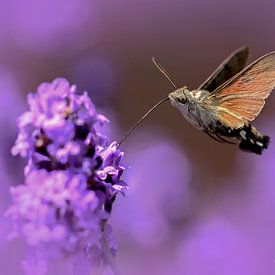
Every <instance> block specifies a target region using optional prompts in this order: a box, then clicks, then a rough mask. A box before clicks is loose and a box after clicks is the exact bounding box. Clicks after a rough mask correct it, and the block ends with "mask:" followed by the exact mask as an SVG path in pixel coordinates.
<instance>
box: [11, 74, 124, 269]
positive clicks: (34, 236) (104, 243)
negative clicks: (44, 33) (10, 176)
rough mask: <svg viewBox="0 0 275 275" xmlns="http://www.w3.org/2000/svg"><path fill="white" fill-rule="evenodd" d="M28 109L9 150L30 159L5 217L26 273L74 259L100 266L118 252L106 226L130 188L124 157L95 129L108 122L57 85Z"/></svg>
mask: <svg viewBox="0 0 275 275" xmlns="http://www.w3.org/2000/svg"><path fill="white" fill-rule="evenodd" d="M28 103H29V106H30V110H29V111H27V112H25V113H23V114H22V115H21V116H20V117H19V119H18V126H19V134H18V137H17V140H16V143H15V145H14V147H13V148H12V154H13V155H17V154H19V155H21V156H22V157H27V158H28V164H27V166H26V168H25V184H22V185H19V186H17V187H12V188H11V194H12V198H13V201H14V204H13V205H12V206H11V207H10V208H9V210H8V211H7V216H9V217H11V218H12V220H13V224H14V231H13V232H12V233H11V235H10V237H16V236H22V237H23V238H24V239H25V241H26V243H27V244H28V246H29V247H30V253H29V256H28V257H27V259H26V261H24V262H23V267H24V269H25V271H26V273H27V274H34V273H35V274H44V273H46V270H47V262H48V261H49V260H57V259H65V258H67V259H69V260H70V261H72V262H74V261H79V257H82V258H85V262H86V264H87V265H88V266H97V267H98V266H103V265H105V264H106V263H108V261H109V260H108V258H110V256H114V255H115V253H116V250H117V245H116V243H115V240H114V238H113V237H112V231H111V227H110V225H109V224H108V218H109V216H110V213H111V210H112V205H113V202H114V200H115V198H116V195H117V194H118V193H123V192H124V190H125V189H126V188H127V185H126V183H125V182H123V181H122V180H121V175H122V173H123V171H124V166H123V165H121V164H120V161H121V158H122V156H123V153H122V152H120V151H119V150H118V149H117V145H116V143H115V142H113V143H110V142H109V141H108V139H107V138H106V137H105V136H103V135H101V134H100V133H99V132H98V131H96V129H95V125H96V124H98V123H99V124H104V123H105V122H107V121H108V120H107V119H106V118H105V117H104V116H102V115H100V114H98V113H97V111H96V109H95V106H94V105H93V103H92V101H91V100H90V98H89V97H88V95H87V93H83V94H81V95H79V94H78V93H77V89H76V86H74V85H73V86H70V84H69V83H68V82H67V81H66V80H65V79H62V78H59V79H56V80H54V81H53V82H52V83H43V84H41V85H40V86H39V87H38V90H37V93H36V94H29V95H28ZM108 253H109V254H108ZM39 272H40V273H39ZM81 274H83V273H81Z"/></svg>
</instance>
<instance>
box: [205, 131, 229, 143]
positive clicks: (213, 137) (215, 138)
mask: <svg viewBox="0 0 275 275" xmlns="http://www.w3.org/2000/svg"><path fill="white" fill-rule="evenodd" d="M204 132H205V133H206V134H207V135H208V136H209V137H211V138H212V139H214V140H216V141H218V142H220V143H223V142H224V141H223V140H222V139H218V138H217V137H215V136H214V135H213V134H212V133H210V132H208V131H207V130H205V131H204Z"/></svg>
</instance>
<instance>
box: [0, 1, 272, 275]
mask: <svg viewBox="0 0 275 275" xmlns="http://www.w3.org/2000/svg"><path fill="white" fill-rule="evenodd" d="M0 23H1V24H0V96H1V101H0V112H1V116H0V121H1V136H0V140H1V147H0V150H1V151H0V152H1V158H0V163H1V171H0V179H1V187H0V188H1V192H0V211H1V218H0V233H1V234H0V266H1V270H2V271H1V272H4V273H3V274H8V275H9V274H22V271H21V268H20V259H21V258H22V255H23V254H24V246H23V245H22V244H21V243H20V241H12V242H10V243H7V242H6V241H5V234H6V233H7V231H8V230H9V226H10V225H9V224H7V221H5V220H3V218H2V213H3V212H4V211H5V209H6V208H7V207H8V205H9V204H10V198H9V193H8V189H9V186H11V185H16V184H19V183H21V182H22V181H23V165H24V162H22V161H21V160H20V159H19V158H12V157H11V156H10V155H9V151H10V147H11V146H12V144H13V142H14V140H15V137H16V124H15V119H16V117H17V116H18V114H20V113H21V112H22V111H23V110H25V109H26V108H27V105H26V99H25V96H26V94H27V92H29V91H35V89H36V87H37V85H38V84H39V83H41V82H44V81H51V80H53V79H54V78H56V77H58V76H63V77H66V78H67V79H68V80H69V81H70V82H71V83H75V84H77V85H78V86H79V88H80V89H84V90H88V91H89V94H90V96H91V97H92V99H93V101H94V102H95V104H96V105H97V106H98V108H99V110H101V111H102V112H103V113H104V114H106V115H107V116H109V118H110V119H111V121H112V124H111V126H110V129H106V131H108V132H109V133H110V136H111V137H112V139H115V140H119V139H120V138H121V137H122V136H123V134H124V133H125V132H126V131H127V130H128V128H129V127H131V126H132V125H133V123H135V122H136V121H137V119H138V118H139V117H140V116H141V114H143V113H144V112H145V111H147V110H148V108H149V107H151V106H152V105H153V104H154V103H155V102H156V101H158V100H159V99H161V98H163V97H165V96H166V95H167V94H168V92H171V91H172V89H171V86H170V84H169V83H168V82H167V81H166V80H165V79H163V77H162V76H161V75H160V73H159V72H157V71H156V69H155V68H154V66H153V65H152V62H151V57H152V56H155V57H157V58H159V60H160V61H161V63H162V64H163V65H164V66H165V67H166V68H167V70H168V71H169V72H170V74H171V75H172V76H173V77H174V79H175V80H176V82H177V83H178V84H179V85H186V84H187V85H189V87H191V88H196V87H198V86H199V84H200V83H201V82H202V81H203V80H205V79H206V78H207V76H208V75H209V74H210V73H211V72H212V71H213V70H214V69H215V68H216V66H217V65H218V64H219V63H220V62H221V61H222V60H223V59H224V58H225V57H226V56H227V55H229V54H230V53H231V52H232V51H234V50H235V49H237V48H238V47H240V46H242V45H248V46H249V47H250V48H251V57H250V61H252V60H254V59H256V58H258V57H259V56H261V55H263V54H265V53H267V52H269V51H272V50H275V47H274V45H275V36H274V1H271V0H263V1H255V0H253V1H241V2H240V1H237V0H233V1H218V0H215V1H207V0H206V1H191V0H188V1H177V0H170V1H159V0H158V1H157V0H150V1H145V0H139V1H126V0H117V1H93V0H66V1H65V0H60V1H59V0H57V1H56V0H55V1H54V0H48V1H34V0H32V1H28V2H27V3H26V2H23V1H20V0H10V1H4V0H3V1H1V9H0ZM274 115H275V96H274V95H271V96H270V98H269V100H268V102H267V104H266V106H265V108H264V110H263V112H262V113H261V115H260V117H259V118H258V119H257V120H256V123H255V125H256V126H257V128H258V129H259V130H260V131H262V132H263V133H264V134H267V135H270V136H271V144H270V148H269V150H267V151H265V152H264V154H263V155H262V156H260V157H259V156H257V155H253V154H247V153H243V152H240V151H239V150H238V148H237V147H234V146H230V145H223V144H219V143H217V142H215V141H213V140H212V139H210V138H209V137H208V136H206V135H205V134H202V133H200V132H199V131H197V130H196V129H194V128H193V127H192V126H190V125H189V124H188V122H186V121H185V120H184V119H183V118H182V116H181V114H180V113H179V112H178V111H177V110H175V109H173V108H171V106H169V104H168V103H167V104H165V105H163V106H161V107H160V109H159V110H158V111H156V112H155V113H153V114H152V116H151V117H150V119H148V120H146V121H145V122H144V124H143V125H142V126H141V127H139V128H138V130H137V131H136V132H135V133H134V134H133V135H132V136H130V137H129V138H128V140H127V141H125V143H124V144H123V146H122V150H124V151H125V153H126V154H125V160H124V161H125V163H127V164H129V165H130V166H131V169H130V170H129V171H128V172H127V175H126V177H125V179H126V180H127V181H128V183H129V185H130V187H131V189H130V190H129V192H128V194H127V196H126V197H125V198H123V197H120V198H119V199H118V200H117V202H116V205H115V208H114V211H113V217H112V219H111V223H112V225H113V228H114V231H115V234H116V236H117V240H118V243H119V245H120V250H119V254H118V257H117V262H118V265H119V267H120V270H121V273H122V274H133V275H135V274H160V275H163V274H184V275H216V274H217V275H231V274H234V275H262V274H266V275H271V274H275V238H274V231H275V170H274V169H275V145H274V140H275V124H274ZM3 270H4V271H3ZM64 272H66V274H70V268H69V267H68V266H67V265H65V266H64V264H63V263H58V264H56V265H54V266H53V267H52V268H51V270H50V273H49V274H64ZM1 274H2V273H1ZM106 274H111V272H108V270H107V272H106Z"/></svg>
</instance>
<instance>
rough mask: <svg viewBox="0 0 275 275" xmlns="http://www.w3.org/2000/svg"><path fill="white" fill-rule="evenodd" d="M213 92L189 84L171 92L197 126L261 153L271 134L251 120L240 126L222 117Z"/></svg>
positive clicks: (243, 147)
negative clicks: (212, 99)
mask: <svg viewBox="0 0 275 275" xmlns="http://www.w3.org/2000/svg"><path fill="white" fill-rule="evenodd" d="M209 95H210V92H208V91H206V90H193V91H190V90H188V89H187V88H186V87H183V88H180V89H177V90H175V91H174V92H172V93H170V94H169V99H170V102H171V104H172V106H174V107H176V108H177V109H178V110H179V111H180V112H181V113H182V115H183V116H184V117H185V119H186V120H187V121H188V122H189V123H190V124H191V125H193V126H194V127H196V128H197V129H199V130H201V131H204V132H205V133H207V134H208V135H209V136H211V137H212V138H214V139H215V140H217V141H220V142H227V143H233V144H234V143H236V142H237V141H238V140H239V141H240V143H239V147H240V149H242V150H244V151H248V152H253V153H256V154H261V153H262V150H263V149H266V148H267V147H268V144H269V137H268V136H264V135H262V134H261V133H260V132H258V131H257V130H256V128H255V127H254V126H252V125H251V124H250V123H248V122H245V123H244V124H243V125H240V127H238V128H230V127H228V126H226V125H225V124H224V123H223V122H222V121H221V120H219V116H218V111H219V106H216V105H215V101H209Z"/></svg>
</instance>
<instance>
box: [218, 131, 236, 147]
mask: <svg viewBox="0 0 275 275" xmlns="http://www.w3.org/2000/svg"><path fill="white" fill-rule="evenodd" d="M215 135H216V136H217V137H218V138H219V139H221V140H222V141H223V142H225V143H229V144H236V142H231V141H229V140H226V139H224V138H222V137H221V136H220V135H219V133H218V132H216V131H215Z"/></svg>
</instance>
